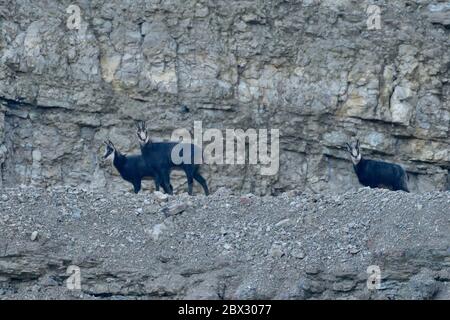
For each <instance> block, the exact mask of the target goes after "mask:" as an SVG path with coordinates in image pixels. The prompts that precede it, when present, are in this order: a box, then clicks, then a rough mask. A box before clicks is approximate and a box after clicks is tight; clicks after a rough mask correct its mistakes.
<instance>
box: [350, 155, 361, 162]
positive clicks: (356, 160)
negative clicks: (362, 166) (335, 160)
mask: <svg viewBox="0 0 450 320" xmlns="http://www.w3.org/2000/svg"><path fill="white" fill-rule="evenodd" d="M360 161H361V154H360V153H359V154H358V155H357V156H356V157H355V156H353V153H352V162H353V164H354V165H357V164H358V163H359V162H360Z"/></svg>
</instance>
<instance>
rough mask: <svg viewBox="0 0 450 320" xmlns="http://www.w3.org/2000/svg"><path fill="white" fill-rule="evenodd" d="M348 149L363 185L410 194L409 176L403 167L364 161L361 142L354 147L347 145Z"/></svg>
mask: <svg viewBox="0 0 450 320" xmlns="http://www.w3.org/2000/svg"><path fill="white" fill-rule="evenodd" d="M346 148H347V151H348V152H349V153H350V156H351V159H352V162H353V168H354V169H355V172H356V175H357V176H358V180H359V182H360V183H361V184H362V185H364V186H366V187H371V188H386V189H390V190H393V191H396V190H403V191H406V192H409V189H408V183H407V180H408V175H407V174H406V172H405V170H404V169H403V168H402V167H401V166H399V165H398V164H395V163H389V162H383V161H376V160H369V159H364V158H363V157H362V155H361V151H360V148H359V140H357V141H356V143H352V145H350V144H348V143H346Z"/></svg>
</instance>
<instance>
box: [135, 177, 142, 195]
mask: <svg viewBox="0 0 450 320" xmlns="http://www.w3.org/2000/svg"><path fill="white" fill-rule="evenodd" d="M133 188H134V193H138V192H139V191H140V190H141V180H136V181H133Z"/></svg>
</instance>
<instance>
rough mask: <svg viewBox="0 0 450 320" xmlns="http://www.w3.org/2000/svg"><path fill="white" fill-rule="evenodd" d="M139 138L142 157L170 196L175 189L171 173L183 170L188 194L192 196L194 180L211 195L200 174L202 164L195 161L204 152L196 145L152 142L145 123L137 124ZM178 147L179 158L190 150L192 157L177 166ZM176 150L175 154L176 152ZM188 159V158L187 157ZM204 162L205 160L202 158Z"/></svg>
mask: <svg viewBox="0 0 450 320" xmlns="http://www.w3.org/2000/svg"><path fill="white" fill-rule="evenodd" d="M137 136H138V139H139V143H140V145H141V152H142V155H143V157H144V159H145V161H146V162H147V165H148V166H150V167H151V168H153V171H155V173H156V174H157V175H158V179H159V181H161V185H162V187H163V188H164V190H165V191H166V192H168V193H170V194H172V193H173V188H172V186H171V185H170V172H171V171H172V170H173V169H179V170H183V171H184V172H185V173H186V178H187V183H188V193H189V194H190V195H192V189H193V184H194V179H195V180H196V181H197V182H198V183H200V185H201V186H202V187H203V190H204V192H205V194H206V195H209V190H208V185H207V184H206V180H205V178H203V177H202V176H201V175H200V173H199V169H200V164H199V163H198V162H200V161H197V163H196V162H195V161H194V160H195V156H197V157H198V156H201V157H202V150H201V149H200V148H199V147H198V146H195V145H194V144H191V143H190V144H183V143H181V144H180V143H178V142H152V141H150V139H149V137H148V133H147V129H146V126H145V122H143V121H141V122H138V123H137ZM176 146H177V148H179V149H180V152H179V154H178V155H179V156H180V158H182V157H183V151H184V150H188V151H189V150H190V156H189V159H187V161H184V160H183V161H181V163H179V164H177V163H175V162H174V160H173V159H172V151H173V150H174V148H175V147H176ZM176 151H177V150H175V151H174V152H176ZM186 157H188V156H186ZM201 160H203V158H201Z"/></svg>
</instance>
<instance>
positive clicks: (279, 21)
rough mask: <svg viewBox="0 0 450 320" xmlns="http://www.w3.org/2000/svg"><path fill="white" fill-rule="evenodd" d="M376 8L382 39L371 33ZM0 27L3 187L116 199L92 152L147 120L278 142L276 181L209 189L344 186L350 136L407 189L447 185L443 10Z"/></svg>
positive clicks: (228, 10) (353, 184)
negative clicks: (403, 172)
mask: <svg viewBox="0 0 450 320" xmlns="http://www.w3.org/2000/svg"><path fill="white" fill-rule="evenodd" d="M75 3H76V4H77V5H78V6H79V7H80V10H81V25H80V29H79V30H76V29H69V28H68V26H67V20H68V19H69V17H70V16H71V14H70V13H67V12H66V9H67V8H68V7H69V5H71V4H75ZM372 3H373V4H377V5H379V6H380V8H381V29H380V30H368V27H367V18H368V14H367V13H366V10H367V7H368V6H369V5H370V4H372ZM0 25H1V28H0V61H1V64H0V103H1V107H0V163H1V179H0V183H1V184H3V185H5V186H16V185H20V184H26V185H29V184H31V185H35V186H44V187H47V186H52V185H83V186H88V187H91V188H95V189H97V188H103V187H105V188H107V189H109V190H112V189H120V190H124V189H125V188H126V187H127V186H126V183H124V182H122V181H121V180H120V179H119V177H118V176H117V173H116V172H115V171H114V170H112V168H111V167H110V166H105V165H104V164H101V163H100V162H99V160H98V156H99V154H100V151H99V148H100V145H101V141H102V140H103V139H105V138H110V139H111V140H112V141H113V142H115V144H116V145H117V146H118V147H119V148H120V149H121V150H123V151H124V152H138V144H137V141H136V137H135V130H134V128H133V122H134V121H135V120H137V119H144V120H147V121H148V122H149V128H150V133H151V136H152V137H153V138H154V139H156V140H157V139H169V138H170V135H171V132H172V130H173V129H175V128H188V129H192V127H193V122H194V120H202V121H203V126H204V128H218V129H221V130H224V129H226V128H232V129H235V128H241V129H244V130H245V129H248V128H256V129H258V128H268V129H270V128H275V129H280V130H281V138H280V139H281V141H280V144H281V146H280V148H281V150H280V157H281V159H280V165H281V168H280V171H279V172H278V174H277V175H275V176H261V175H260V174H259V173H260V168H258V167H257V166H251V165H240V166H227V165H214V166H210V167H209V168H207V169H205V176H206V177H207V179H208V182H209V185H211V189H212V191H214V190H217V188H219V187H221V186H224V187H227V188H231V189H233V190H236V191H240V192H242V193H247V192H252V193H254V194H259V195H265V194H278V193H281V192H284V191H287V190H291V189H295V188H301V189H303V190H304V189H305V188H308V187H311V188H313V189H314V190H316V191H321V190H331V191H339V192H342V191H349V190H355V189H356V188H357V187H358V182H357V179H356V176H355V175H354V174H351V170H352V167H351V164H350V162H349V161H348V159H347V156H346V154H345V153H344V151H343V148H342V145H343V144H344V143H345V142H347V141H348V140H349V139H350V138H355V137H359V138H360V140H361V142H362V147H363V151H364V152H365V155H367V156H369V157H372V158H376V159H380V158H381V159H385V160H388V161H395V162H398V163H400V164H402V165H403V166H404V167H405V168H406V169H407V171H408V172H409V175H410V185H411V189H412V191H413V192H426V191H433V190H437V191H443V190H448V189H449V178H448V170H449V168H450V152H449V147H450V144H449V143H450V142H449V126H450V100H449V93H450V83H449V78H450V77H449V65H450V50H448V49H449V46H450V28H449V27H450V2H448V1H439V0H436V1H427V0H420V1H419V0H411V1H403V0H402V1H360V0H354V1H351V0H339V1H336V0H322V1H318V0H308V1H306V0H304V1H295V0H293V1H277V0H276V1H268V0H267V1H266V0H262V1H231V0H220V1H219V0H210V1H205V0H198V1H187V0H173V1H160V0H150V1H122V0H121V1H118V0H117V1H116V0H103V1H100V0H92V1H51V0H50V1H46V2H45V5H43V4H42V2H41V1H37V0H36V1H34V0H32V1H20V0H19V1H18V0H2V1H0ZM183 183H185V179H184V178H180V176H175V178H174V187H175V188H176V190H177V191H179V190H181V189H184V187H185V186H183V185H182V184H183ZM145 187H146V188H153V186H152V184H151V183H147V184H146V185H145ZM197 190H198V189H197Z"/></svg>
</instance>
